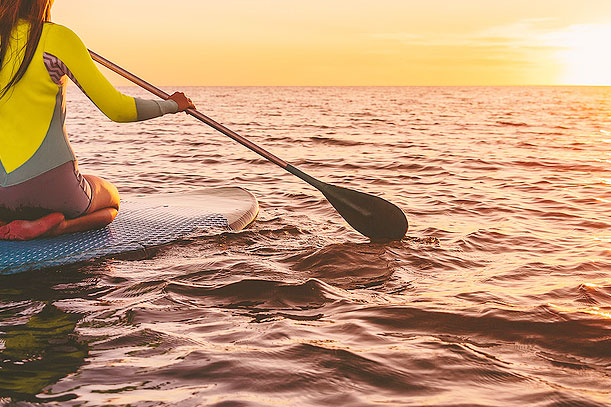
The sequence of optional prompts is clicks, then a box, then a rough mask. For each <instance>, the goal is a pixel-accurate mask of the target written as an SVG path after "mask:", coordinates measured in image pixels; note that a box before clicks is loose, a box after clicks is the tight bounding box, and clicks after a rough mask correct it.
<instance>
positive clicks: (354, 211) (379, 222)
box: [286, 164, 408, 240]
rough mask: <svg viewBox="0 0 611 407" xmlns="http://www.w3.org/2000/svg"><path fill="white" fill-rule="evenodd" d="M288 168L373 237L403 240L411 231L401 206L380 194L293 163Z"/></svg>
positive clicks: (353, 225) (353, 224)
mask: <svg viewBox="0 0 611 407" xmlns="http://www.w3.org/2000/svg"><path fill="white" fill-rule="evenodd" d="M286 170H287V171H288V172H290V173H291V174H293V175H296V176H298V177H299V178H301V179H302V180H304V181H306V182H307V183H308V184H310V185H312V186H313V187H315V188H317V189H318V190H319V191H320V192H322V193H323V195H324V196H325V198H327V200H329V202H330V203H331V205H333V207H334V208H335V209H336V210H337V212H339V214H340V215H342V217H343V218H344V219H346V221H347V222H348V223H349V224H350V226H352V227H353V228H354V229H356V230H357V231H358V232H360V233H361V234H363V235H365V236H367V237H368V238H370V239H371V240H401V239H403V237H404V236H405V234H406V233H407V228H408V224H407V218H406V217H405V214H404V213H403V211H402V210H401V209H399V207H398V206H396V205H394V204H392V203H390V202H388V201H386V200H384V199H382V198H380V197H377V196H373V195H369V194H365V193H363V192H359V191H354V190H352V189H348V188H342V187H338V186H335V185H331V184H327V183H325V182H322V181H319V180H317V179H316V178H314V177H312V176H310V175H308V174H306V173H305V172H303V171H301V170H299V169H298V168H296V167H293V166H292V165H290V164H289V165H288V166H287V167H286Z"/></svg>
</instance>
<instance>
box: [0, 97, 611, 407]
mask: <svg viewBox="0 0 611 407" xmlns="http://www.w3.org/2000/svg"><path fill="white" fill-rule="evenodd" d="M167 90H168V91H171V89H167ZM180 90H182V91H184V92H186V93H187V94H188V95H189V96H191V98H192V99H193V100H194V101H195V103H196V104H197V106H198V108H199V109H200V110H201V111H202V112H203V113H205V114H207V115H208V116H210V117H212V118H214V119H215V120H217V121H219V122H221V123H223V124H225V125H226V126H228V127H229V128H231V129H233V130H235V131H237V132H238V133H240V134H242V135H243V136H245V137H247V138H249V139H250V140H252V141H254V142H255V143H258V144H260V145H261V146H263V147H265V148H267V149H268V150H270V151H271V152H273V153H275V154H276V155H278V156H280V157H281V158H283V159H285V160H287V161H289V162H290V163H292V164H293V165H295V166H297V167H299V168H300V169H302V170H304V171H306V172H307V173H309V174H311V175H313V176H315V177H317V178H319V179H321V180H324V181H327V182H330V183H333V184H335V185H339V186H344V187H348V188H353V189H357V190H360V191H363V192H368V193H371V194H375V195H379V196H382V197H384V198H385V199H388V200H390V201H392V202H394V203H395V204H397V205H398V206H400V207H401V208H402V209H403V210H404V211H405V213H406V214H407V217H408V219H409V222H410V229H409V232H408V236H406V237H405V238H404V239H403V240H402V241H399V242H392V243H372V242H370V241H369V240H368V239H367V238H365V237H363V236H361V235H360V234H358V233H357V232H355V231H354V230H352V229H351V228H350V226H348V225H347V224H346V223H345V222H344V221H343V219H342V218H341V217H340V216H338V214H337V213H336V212H335V210H334V209H333V208H332V207H331V206H330V205H329V204H328V202H327V201H326V200H325V199H324V197H323V196H322V195H321V194H320V193H319V192H318V191H316V190H315V189H313V188H312V187H310V186H309V185H307V184H305V183H304V182H303V181H301V180H299V179H298V178H296V177H294V176H292V175H290V174H288V173H286V172H285V171H283V170H282V169H280V168H279V167H276V166H275V165H273V164H271V163H269V162H267V161H266V160H264V159H262V158H260V157H259V156H257V155H255V154H254V153H252V152H250V151H249V150H247V149H246V148H244V147H242V146H241V145H239V144H237V143H235V142H233V141H232V140H230V139H228V138H227V137H225V136H223V135H221V134H219V133H217V132H215V131H214V130H212V129H211V128H209V127H207V126H205V125H203V124H201V123H199V122H198V121H196V120H195V119H193V118H191V117H189V116H186V115H185V114H178V115H168V116H165V117H163V118H158V119H155V120H151V121H147V122H142V123H132V124H116V123H112V122H110V121H109V120H108V119H106V118H105V117H104V116H102V114H100V113H99V112H98V111H97V110H96V108H95V107H94V106H93V104H92V103H91V102H90V101H89V100H88V99H87V98H86V97H85V96H83V95H82V94H81V93H80V92H79V90H78V89H77V88H76V87H71V88H70V89H69V92H68V97H69V101H68V104H67V109H68V120H67V123H66V125H67V128H68V132H69V134H70V138H71V141H72V144H73V147H74V150H75V151H76V153H77V156H78V158H79V163H80V168H81V171H82V172H83V173H86V174H87V173H88V174H96V175H99V176H102V177H104V178H106V179H108V180H110V181H112V182H113V183H115V184H116V185H117V186H118V188H119V190H120V192H121V193H123V194H124V195H126V196H127V195H129V194H133V193H140V194H142V193H145V194H158V193H165V192H186V191H194V190H198V189H202V188H209V187H218V186H225V185H238V186H242V187H244V188H247V189H248V190H250V191H251V192H253V193H254V194H255V195H256V196H257V197H258V199H259V201H260V205H261V212H260V215H259V218H258V220H257V222H256V223H254V224H253V225H252V226H251V227H250V228H248V229H247V230H245V231H243V232H240V233H226V234H222V235H217V236H206V235H202V236H196V237H193V238H190V239H187V240H184V241H181V242H177V243H175V244H170V245H167V246H165V247H162V248H159V249H158V250H154V251H152V252H150V253H148V254H146V255H144V254H134V255H131V256H127V257H119V258H114V259H105V260H98V261H92V262H87V263H83V264H78V265H73V266H68V267H61V268H58V269H51V270H43V271H37V272H29V273H22V274H18V275H14V276H3V277H0V405H2V406H39V405H40V406H139V407H140V406H142V407H144V406H182V407H191V406H216V407H221V406H222V407H233V406H236V407H242V406H243V407H251V406H252V407H254V406H304V407H307V406H312V407H315V406H333V407H339V406H350V407H358V406H431V407H432V406H436V407H441V406H444V407H445V406H448V407H449V406H454V407H458V406H470V407H471V406H473V407H475V406H479V407H483V406H529V407H530V406H532V407H572V406H579V407H586V406H589V407H601V406H611V171H610V164H611V88H609V87H607V88H605V87H600V88H596V87H564V88H555V87H498V88H497V87H400V88H392V87H391V88H387V87H379V88H369V87H365V88H360V87H356V88H349V87H341V88H335V87H322V88H308V87H305V88H304V87H295V88H265V87H237V88H234V87H200V88H183V89H180ZM122 91H123V92H125V93H127V94H130V95H134V96H140V97H147V96H146V93H144V92H143V91H141V90H139V89H137V88H133V87H127V88H122Z"/></svg>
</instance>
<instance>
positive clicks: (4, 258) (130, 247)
mask: <svg viewBox="0 0 611 407" xmlns="http://www.w3.org/2000/svg"><path fill="white" fill-rule="evenodd" d="M229 189H231V190H234V191H231V192H233V193H234V195H235V192H236V191H235V190H239V191H241V193H243V194H248V195H244V196H242V198H244V197H247V198H248V197H251V198H252V199H251V200H250V201H248V200H245V201H243V200H241V201H239V202H238V201H236V202H235V203H236V204H237V205H234V206H236V207H234V208H232V209H229V210H228V212H229V213H226V214H221V213H216V212H212V213H211V211H210V209H209V207H214V206H215V205H214V204H213V202H211V201H214V200H215V199H217V198H218V197H217V196H215V195H214V194H213V195H209V194H208V193H202V194H200V195H189V196H187V197H186V198H187V199H186V200H187V201H189V202H190V204H188V205H184V206H183V205H181V204H180V201H181V200H182V196H179V195H173V196H172V197H173V198H179V199H172V200H171V201H177V202H178V203H173V204H172V203H171V204H167V205H165V204H162V203H160V202H163V196H162V197H161V198H156V199H154V200H147V199H146V198H140V199H136V200H134V201H127V202H123V203H122V205H121V210H120V211H119V215H118V216H117V219H115V221H114V222H113V223H112V224H110V225H109V226H107V227H106V228H104V229H100V230H91V231H87V232H81V233H74V234H70V235H65V236H58V237H54V238H48V239H37V240H32V241H28V242H10V241H0V275H2V274H14V273H17V272H22V271H28V270H36V269H41V268H46V267H53V266H61V265H65V264H71V263H76V262H79V261H83V260H89V259H95V258H99V257H103V256H109V255H113V254H118V253H125V252H130V251H136V250H141V249H144V248H147V247H155V246H160V245H163V244H166V243H169V242H172V241H175V240H179V239H182V238H186V237H189V236H192V235H195V234H198V233H219V232H220V233H222V232H225V231H231V230H239V229H241V228H243V227H244V226H246V224H247V223H250V222H252V220H254V218H255V217H256V215H257V212H258V204H257V203H256V199H254V197H252V195H250V194H249V193H248V192H246V191H244V190H241V189H238V188H225V190H229ZM219 190H221V189H216V190H210V191H219ZM210 191H208V192H210ZM166 196H169V195H166ZM194 198H196V199H195V200H194ZM233 199H235V197H230V198H229V200H227V198H226V197H223V198H222V199H221V200H222V201H223V202H221V204H222V205H223V206H225V208H231V205H230V204H231V202H232V200H233ZM197 201H200V202H201V203H202V206H205V207H208V208H202V207H199V206H197V205H194V203H196V202H197ZM213 209H218V208H213ZM242 213H243V214H242ZM240 214H242V215H241V218H243V219H244V220H243V222H242V223H240V224H238V225H236V224H230V221H229V220H228V217H229V218H231V217H234V218H235V217H236V215H240Z"/></svg>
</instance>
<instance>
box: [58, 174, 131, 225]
mask: <svg viewBox="0 0 611 407" xmlns="http://www.w3.org/2000/svg"><path fill="white" fill-rule="evenodd" d="M84 177H85V179H86V180H87V182H88V183H89V185H90V186H91V195H92V198H91V204H90V205H89V209H87V212H85V214H84V215H83V216H80V217H78V218H75V219H66V220H64V221H63V222H61V223H60V224H59V225H57V227H55V228H54V229H51V230H50V231H49V232H48V233H47V234H46V236H58V235H63V234H65V233H74V232H83V231H86V230H91V229H101V228H103V227H104V226H106V225H108V224H110V223H111V222H112V221H113V220H114V219H115V217H116V216H117V213H118V211H119V191H117V188H116V187H115V186H114V185H113V184H111V183H110V182H108V181H106V180H104V179H102V178H100V177H96V176H95V175H84Z"/></svg>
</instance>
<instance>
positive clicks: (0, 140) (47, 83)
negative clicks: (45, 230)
mask: <svg viewBox="0 0 611 407" xmlns="http://www.w3.org/2000/svg"><path fill="white" fill-rule="evenodd" d="M28 31H29V23H28V22H26V21H23V20H20V22H19V23H18V25H17V26H16V27H15V30H14V31H13V34H12V36H11V39H10V43H9V48H8V51H7V53H6V57H5V61H4V63H3V65H2V67H0V88H3V87H4V86H5V85H6V84H7V83H8V81H9V80H10V78H11V77H12V76H13V75H14V72H16V70H17V69H18V67H19V65H20V64H21V61H23V58H24V54H25V44H26V40H27V35H28ZM0 40H1V41H4V40H5V39H4V38H0ZM66 77H70V79H72V81H73V82H74V83H75V84H77V85H78V87H79V88H80V89H81V90H82V91H83V92H84V93H85V94H86V95H87V96H88V97H89V99H91V101H92V102H93V103H94V104H95V105H96V106H97V107H98V108H99V109H100V110H101V111H102V112H103V113H104V114H105V115H106V116H108V117H109V118H110V119H111V120H113V121H117V122H132V121H138V120H146V119H150V118H153V117H158V116H161V115H163V114H166V113H176V112H177V110H178V105H177V104H176V102H174V101H171V100H169V101H155V100H143V99H138V98H133V97H130V96H126V95H123V94H122V93H120V92H119V91H117V90H116V89H115V88H114V87H113V86H112V85H111V84H110V83H109V82H108V80H106V78H105V77H104V76H103V75H102V73H101V72H100V71H99V70H98V68H97V67H96V66H95V64H94V62H93V61H92V59H91V57H90V55H89V52H88V51H87V48H86V47H85V45H84V44H83V42H82V41H81V40H80V39H79V37H78V36H77V35H76V34H75V33H74V32H72V31H71V30H70V29H68V28H66V27H63V26H61V25H58V24H53V23H45V24H44V27H43V30H42V36H41V38H40V42H39V43H38V47H37V49H36V53H35V54H34V58H33V59H32V62H31V63H30V65H29V67H28V69H27V71H26V73H25V75H24V77H23V78H22V79H21V81H19V82H18V83H17V85H15V86H14V87H13V88H11V89H10V90H9V91H8V93H7V94H6V95H5V96H4V97H3V98H2V99H0V187H8V186H12V185H17V184H20V183H23V182H26V181H28V180H30V179H32V178H34V177H37V176H39V175H41V174H43V173H45V172H47V171H49V170H51V169H54V168H56V167H59V166H60V165H62V164H65V163H67V162H69V161H75V156H74V152H73V151H72V148H71V147H70V142H69V141H68V138H67V134H66V130H65V126H64V121H65V115H66V109H65V88H66Z"/></svg>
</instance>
